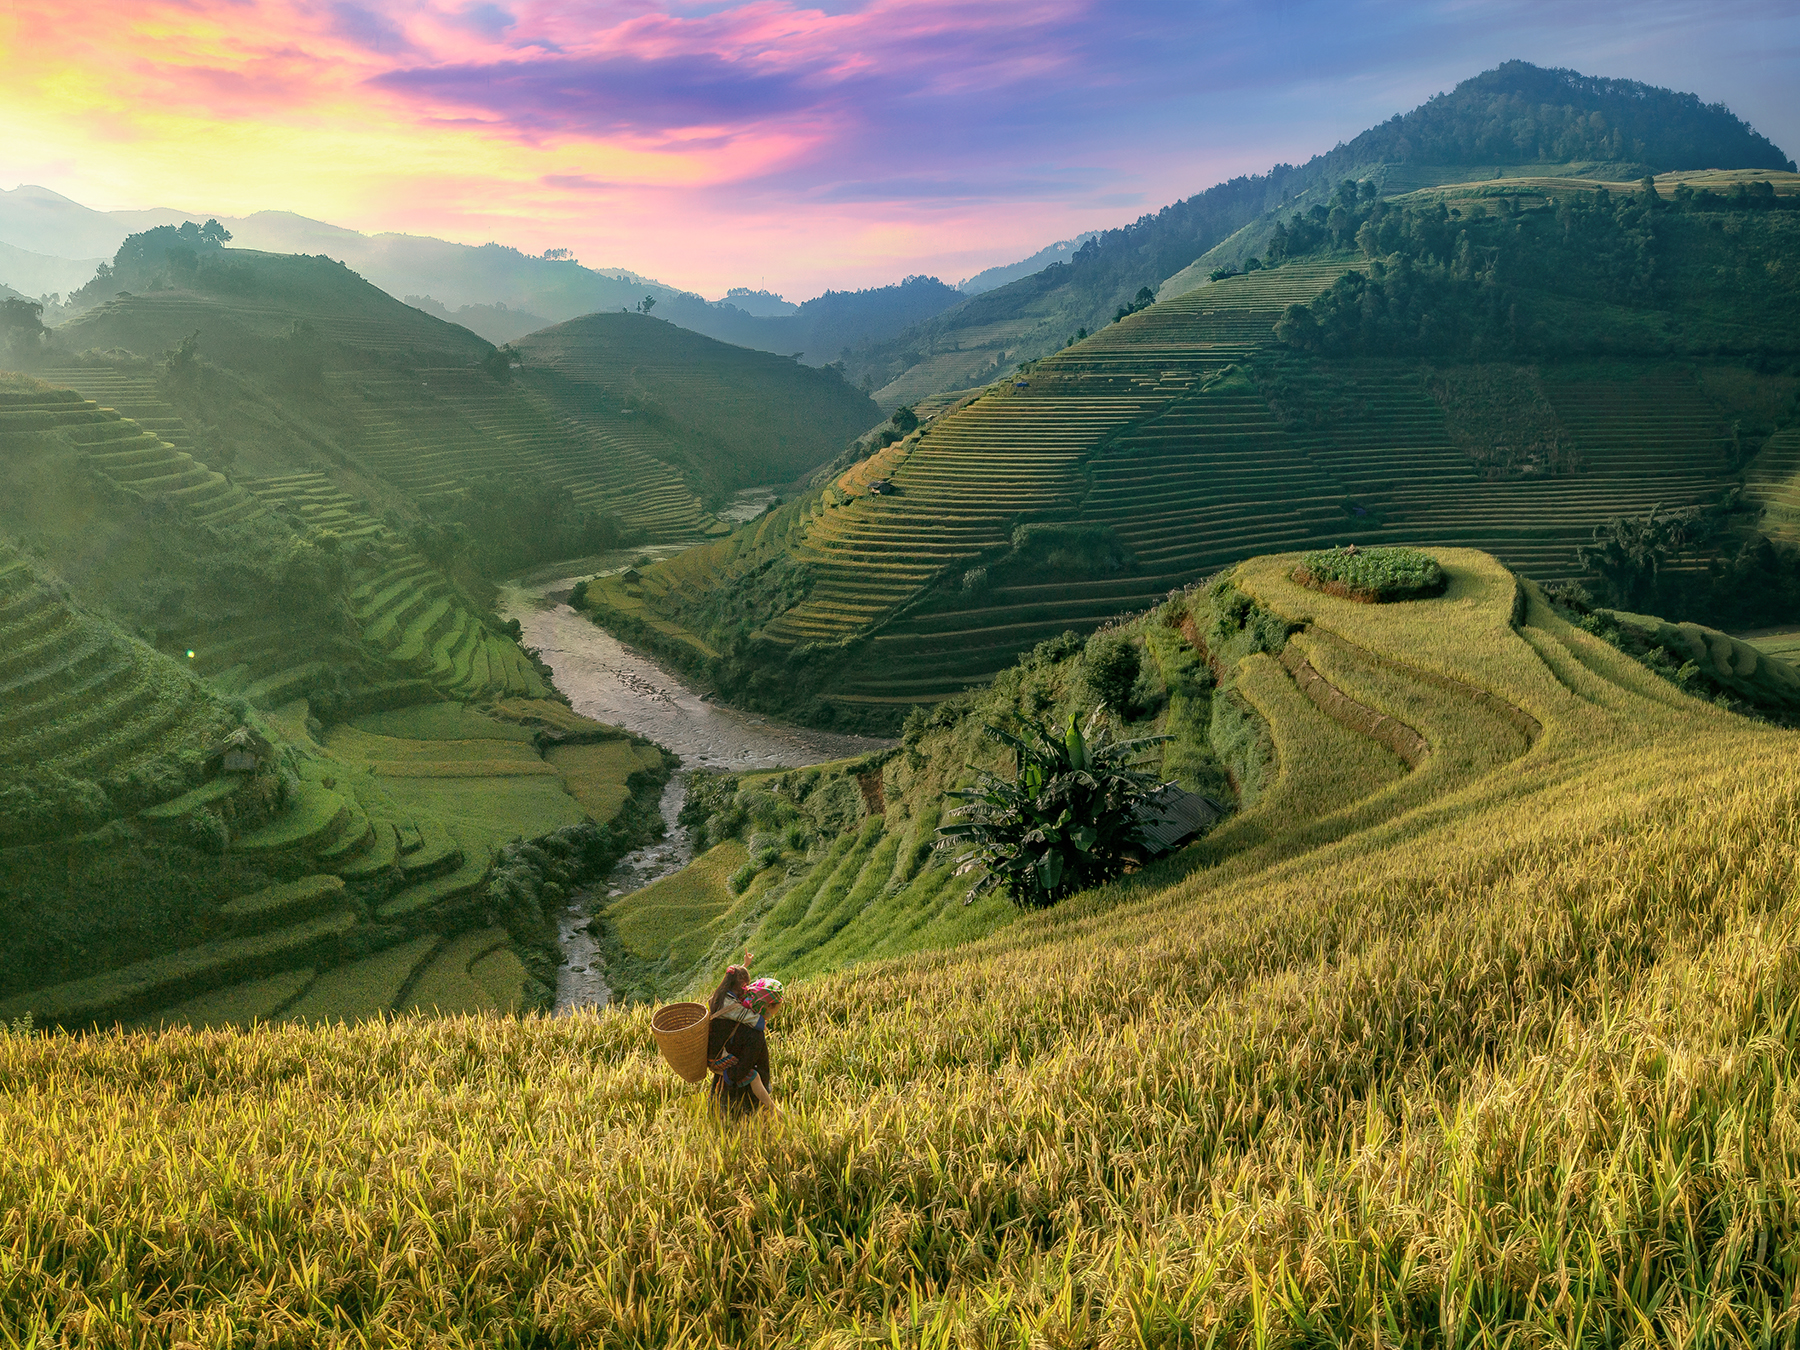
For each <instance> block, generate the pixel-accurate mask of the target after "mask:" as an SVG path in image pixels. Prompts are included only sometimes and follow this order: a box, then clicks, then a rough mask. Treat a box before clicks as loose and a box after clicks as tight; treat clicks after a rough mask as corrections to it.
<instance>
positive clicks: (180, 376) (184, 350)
mask: <svg viewBox="0 0 1800 1350" xmlns="http://www.w3.org/2000/svg"><path fill="white" fill-rule="evenodd" d="M163 369H164V370H165V371H167V372H168V376H169V379H170V380H171V381H172V382H174V383H175V384H178V385H183V386H186V385H191V384H193V382H194V377H195V376H197V375H198V374H199V373H200V333H199V330H197V329H196V330H195V331H194V332H192V333H189V334H188V335H187V336H186V337H184V338H183V339H181V341H180V343H179V344H177V345H176V347H175V348H174V350H172V351H171V352H170V353H169V359H168V360H167V361H166V362H164V363H163Z"/></svg>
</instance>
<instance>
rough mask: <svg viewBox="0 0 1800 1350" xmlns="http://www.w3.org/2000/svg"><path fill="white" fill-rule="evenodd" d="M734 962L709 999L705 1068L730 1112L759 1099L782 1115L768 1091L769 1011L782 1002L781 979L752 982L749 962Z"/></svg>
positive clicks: (717, 1100) (718, 1100) (718, 1097)
mask: <svg viewBox="0 0 1800 1350" xmlns="http://www.w3.org/2000/svg"><path fill="white" fill-rule="evenodd" d="M754 959H755V957H754V956H753V955H752V954H751V953H749V952H745V953H744V963H743V964H742V965H741V966H733V967H731V969H729V970H727V971H726V972H725V978H724V979H722V980H720V981H719V987H718V988H717V989H715V990H713V993H712V997H711V998H710V999H708V1000H707V1004H706V1006H707V1011H708V1012H710V1013H711V1014H712V1023H711V1025H710V1026H709V1028H708V1035H707V1042H706V1067H707V1068H708V1069H710V1070H712V1075H713V1081H712V1095H713V1101H714V1102H715V1103H716V1104H717V1105H718V1106H719V1107H720V1108H722V1109H724V1110H727V1111H748V1110H751V1109H753V1107H755V1106H756V1105H757V1104H760V1105H762V1106H763V1107H764V1108H766V1109H767V1110H770V1111H773V1112H775V1113H776V1114H780V1108H779V1107H777V1106H776V1105H775V1099H774V1098H773V1097H771V1096H770V1095H769V1042H768V1038H767V1036H766V1035H765V1030H766V1027H767V1020H766V1019H767V1016H768V1014H770V1013H772V1012H774V1011H775V1009H776V1007H777V1006H779V1005H780V1003H781V981H780V980H770V979H761V980H755V981H752V980H751V978H750V963H751V961H753V960H754Z"/></svg>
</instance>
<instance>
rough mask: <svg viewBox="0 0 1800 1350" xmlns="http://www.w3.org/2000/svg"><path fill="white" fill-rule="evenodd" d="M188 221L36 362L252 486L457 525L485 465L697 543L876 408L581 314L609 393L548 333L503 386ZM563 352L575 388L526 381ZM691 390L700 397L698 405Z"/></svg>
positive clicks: (452, 353)
mask: <svg viewBox="0 0 1800 1350" xmlns="http://www.w3.org/2000/svg"><path fill="white" fill-rule="evenodd" d="M183 229H184V230H185V231H187V232H188V233H186V234H183V233H180V232H178V231H176V230H175V229H173V228H165V229H163V230H161V231H159V232H153V233H151V234H146V235H141V236H133V237H132V239H131V240H128V241H127V243H126V245H125V246H122V247H121V249H120V251H119V254H118V255H117V257H116V258H115V265H114V266H113V267H112V268H110V269H109V274H108V275H107V276H105V277H102V278H99V279H97V280H96V281H95V282H94V283H93V284H92V285H91V286H90V288H89V290H90V292H92V293H93V295H92V296H90V297H89V298H96V297H99V298H100V303H98V304H96V305H94V306H93V307H92V308H89V309H87V310H85V311H84V312H82V313H79V314H78V315H76V317H74V318H73V319H70V320H68V321H67V322H65V323H62V324H60V325H58V326H56V327H55V328H53V329H52V330H51V332H50V335H49V339H48V341H47V342H46V343H45V344H44V345H43V346H42V347H41V349H40V350H38V351H37V352H35V353H32V354H30V364H31V366H32V368H33V369H35V370H37V371H38V372H39V373H42V374H45V375H47V376H49V377H51V378H52V379H53V380H54V381H55V382H57V383H59V384H64V385H67V386H69V387H72V388H75V389H77V390H79V391H81V392H83V393H84V394H89V395H91V396H93V397H96V398H98V399H100V400H101V401H102V402H106V403H109V404H115V403H123V404H124V405H125V406H124V407H123V408H122V410H123V411H127V412H130V413H131V414H132V415H134V416H136V415H141V416H144V417H148V418H151V419H152V420H154V421H157V422H159V423H169V424H170V426H169V427H168V428H167V429H169V430H171V431H172V432H173V434H176V435H177V438H178V439H179V436H181V435H190V434H191V435H198V436H200V437H201V438H203V439H206V440H207V441H208V442H209V444H208V447H207V448H208V450H209V451H210V452H211V453H213V454H214V455H215V456H219V455H222V456H224V457H226V458H227V459H229V460H231V461H232V462H234V463H236V464H237V465H239V466H240V468H242V469H244V470H247V471H248V472H249V473H250V474H253V475H255V476H257V477H268V478H274V479H280V478H284V477H287V476H290V475H292V474H293V473H295V472H297V471H305V472H315V471H316V472H322V473H324V474H325V475H326V476H327V478H328V479H329V480H330V482H331V485H332V486H333V487H334V488H336V489H339V490H342V491H344V492H345V493H347V494H348V495H349V496H350V497H352V498H355V499H360V500H363V501H364V502H365V503H366V504H377V503H378V505H375V509H374V514H375V515H376V516H378V517H380V516H382V515H383V514H384V513H386V512H388V511H393V512H397V513H398V515H399V517H400V518H401V520H402V521H404V522H406V523H407V524H409V525H410V524H412V523H414V522H416V521H417V520H418V519H419V517H420V515H421V513H423V514H424V515H426V516H428V517H431V518H433V519H440V518H449V519H454V518H456V517H457V516H458V515H459V513H461V512H462V508H461V506H460V505H458V503H459V502H460V501H461V500H462V499H463V498H464V497H466V495H467V494H468V491H469V488H470V486H471V484H472V483H474V482H475V481H476V480H478V479H484V478H488V477H492V476H495V475H500V476H504V477H505V478H506V479H507V480H508V481H509V482H510V483H513V484H515V485H521V486H522V487H525V488H529V489H530V490H533V491H543V492H551V493H563V494H566V496H567V498H568V500H569V503H570V506H569V510H570V511H571V512H586V513H588V514H590V515H592V516H594V517H596V518H606V519H608V520H610V522H611V523H610V524H608V525H606V526H605V529H606V530H610V532H611V533H610V536H609V543H608V544H607V545H605V546H611V544H612V543H616V542H617V540H618V539H619V538H626V537H633V538H638V539H645V540H666V539H680V538H694V537H698V536H701V535H704V534H705V533H707V532H709V531H711V532H722V529H723V527H722V526H720V525H718V524H717V522H716V521H715V520H714V519H713V517H712V514H711V510H712V508H714V507H717V506H719V505H722V503H723V500H724V497H725V496H726V495H727V494H728V493H729V492H731V491H732V490H734V489H735V488H737V487H740V486H745V485H748V484H751V483H757V482H770V481H784V480H786V479H789V478H792V477H794V476H795V475H796V474H800V473H803V472H805V471H807V470H810V469H812V468H814V467H815V466H816V465H817V464H819V463H820V462H822V461H824V460H828V459H830V458H831V457H832V456H834V455H836V454H837V453H838V452H839V451H840V450H841V449H842V447H843V445H844V443H845V441H846V440H848V439H850V438H851V437H854V436H855V435H856V434H857V433H858V432H860V431H863V430H864V429H866V428H867V427H868V426H869V425H870V424H871V423H873V422H875V421H878V420H879V416H880V415H879V413H878V412H877V411H876V409H875V408H874V406H873V405H872V404H870V403H869V402H868V400H867V398H866V397H864V396H863V395H862V394H860V393H858V392H857V391H855V390H851V389H848V388H847V387H845V386H844V385H843V383H842V381H841V380H840V379H839V378H838V377H837V376H836V375H834V374H831V373H828V372H812V371H800V370H797V369H796V367H795V365H794V363H793V362H792V361H790V360H786V359H780V358H776V357H773V356H769V355H766V354H762V353H749V352H746V351H743V350H741V349H738V348H733V347H729V346H727V345H725V344H722V343H715V342H711V341H708V340H706V339H703V338H700V337H698V336H695V335H692V334H683V335H681V336H679V337H677V336H672V335H673V334H677V333H679V330H674V329H672V328H671V327H670V325H668V324H664V323H658V322H655V321H653V320H648V319H644V320H641V321H639V320H638V319H637V316H630V315H620V316H601V317H597V318H596V319H594V320H592V321H591V322H592V323H593V324H597V325H599V327H601V328H604V329H606V330H607V331H608V332H609V333H612V332H613V331H614V324H615V321H616V323H617V325H619V332H618V334H617V335H616V336H613V337H609V338H608V339H607V340H606V341H605V342H602V343H601V344H600V345H599V346H598V347H597V348H596V349H595V353H594V355H595V357H596V359H604V360H605V361H606V362H608V363H609V365H608V374H607V376H606V381H607V382H606V383H605V384H604V385H601V386H594V387H589V385H590V384H591V381H590V380H589V378H588V377H589V375H590V374H591V372H589V371H587V370H586V369H585V368H584V367H583V366H582V365H581V360H580V359H577V360H575V361H574V362H573V363H572V364H571V363H569V362H568V361H566V360H565V355H566V354H565V353H563V352H562V348H561V347H560V346H559V345H558V344H559V343H561V342H562V341H563V339H561V338H558V337H549V338H546V339H545V342H544V343H542V344H540V345H539V346H538V347H537V348H536V349H535V350H537V351H538V352H539V353H549V352H551V351H552V350H553V349H554V350H555V351H556V352H557V353H558V354H557V355H555V356H553V357H552V356H547V357H546V358H545V360H544V361H543V362H534V363H533V369H532V370H531V371H530V372H528V374H527V375H526V377H525V378H523V379H520V380H516V381H515V380H513V379H511V378H510V376H511V372H510V370H509V369H508V367H507V365H506V362H505V360H504V359H503V358H501V357H498V356H496V355H495V353H494V349H493V348H492V347H491V346H490V345H489V344H488V343H486V342H484V341H483V340H482V339H480V338H478V337H476V336H475V335H474V334H473V333H470V332H469V331H467V330H466V329H464V328H461V327H459V326H457V325H455V324H450V323H446V322H444V321H443V320H441V319H438V318H435V317H433V316H431V315H428V314H426V313H424V312H422V311H420V310H418V309H415V308H413V307H411V306H408V305H403V304H401V303H400V302H398V301H396V300H394V299H393V298H392V297H391V296H388V295H386V294H385V293H383V292H382V291H380V290H378V289H376V288H375V287H374V286H372V285H370V284H369V283H368V282H366V281H364V280H363V279H362V278H360V277H358V276H357V275H356V274H355V273H353V272H351V271H349V270H348V269H346V268H344V267H343V266H342V265H340V264H338V263H335V262H332V261H330V260H329V259H325V258H317V257H280V256H273V255H261V254H252V253H248V252H247V251H245V250H239V249H232V248H227V247H223V246H220V244H219V243H218V242H217V240H216V237H214V238H209V237H207V236H206V235H205V234H204V232H200V233H195V227H194V226H193V225H192V224H191V223H190V224H188V225H186V226H184V227H183ZM104 297H110V298H104ZM184 343H186V344H187V345H186V346H185V347H184V346H183V344H184ZM637 344H643V346H642V349H641V350H640V349H639V346H638V345H637ZM177 351H180V352H182V353H183V356H182V361H181V371H180V373H179V376H172V375H171V374H170V371H171V370H172V369H173V368H172V367H169V366H168V365H167V358H168V357H169V356H170V354H171V353H175V352H177ZM583 359H585V358H583ZM559 364H560V365H563V366H566V367H567V368H568V370H569V371H570V372H571V373H572V374H573V375H574V376H575V377H576V381H577V384H576V385H575V386H570V385H569V384H568V382H567V381H560V380H558V379H555V378H550V379H544V380H540V379H536V378H534V377H535V376H538V375H545V374H550V373H553V371H554V369H555V368H556V367H557V366H558V365H559ZM153 376H154V377H156V378H152V377H153ZM695 381H698V383H697V384H694V383H693V382H695ZM690 384H693V387H695V388H700V387H704V389H705V390H706V392H707V397H706V399H705V401H704V404H696V403H695V402H694V401H693V400H692V399H690V398H689V397H688V395H687V393H686V392H685V391H686V390H687V389H688V387H689V385H690ZM765 386H766V387H765ZM628 402H630V403H631V404H632V406H631V407H630V409H629V411H627V409H626V406H625V405H626V404H627V403H628ZM666 408H673V409H674V410H675V411H674V412H672V413H670V412H667V411H666V410H665V409H666ZM175 422H180V423H182V424H183V426H182V429H181V430H180V431H178V432H176V431H174V427H173V423H175ZM596 528H598V527H596ZM576 532H577V533H579V531H576ZM540 542H541V543H542V545H543V547H544V548H548V549H554V548H555V547H556V544H555V542H554V541H553V540H549V539H545V540H542V541H540ZM595 551H597V548H596V547H594V546H587V545H584V546H580V547H569V548H566V549H565V550H564V551H563V552H561V553H555V554H552V553H543V554H542V556H534V557H527V558H522V559H516V560H514V561H515V563H516V565H520V566H522V565H528V564H529V563H531V562H535V561H541V560H543V558H544V557H548V556H570V555H573V554H581V553H591V552H595Z"/></svg>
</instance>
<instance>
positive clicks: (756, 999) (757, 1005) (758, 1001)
mask: <svg viewBox="0 0 1800 1350" xmlns="http://www.w3.org/2000/svg"><path fill="white" fill-rule="evenodd" d="M743 1002H744V1006H745V1007H746V1008H749V1009H750V1010H751V1011H752V1012H755V1013H760V1014H761V1015H762V1016H764V1017H767V1016H768V1015H769V1014H770V1013H772V1012H774V1011H775V1009H776V1008H778V1007H780V1006H781V981H780V980H776V979H771V978H769V977H768V976H764V977H763V978H762V979H760V980H753V981H751V983H750V985H749V987H748V988H746V989H745V990H744V994H743Z"/></svg>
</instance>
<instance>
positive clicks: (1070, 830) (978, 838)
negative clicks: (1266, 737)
mask: <svg viewBox="0 0 1800 1350" xmlns="http://www.w3.org/2000/svg"><path fill="white" fill-rule="evenodd" d="M1018 721H1019V725H1020V727H1021V730H1022V731H1023V733H1024V734H1023V735H1022V736H1020V735H1014V734H1013V733H1012V732H1009V731H1005V730H1003V729H1001V728H999V727H994V726H988V727H986V728H985V731H986V733H987V735H988V736H989V737H990V738H991V739H993V740H995V741H997V742H999V743H1000V744H1001V745H1004V746H1006V747H1008V748H1009V749H1011V750H1012V752H1013V757H1014V759H1013V777H1012V778H1011V779H1007V778H1002V777H1001V776H1000V775H999V774H996V773H992V772H990V771H988V770H985V769H983V770H981V771H979V772H978V773H977V775H976V779H975V785H974V786H973V787H968V788H957V789H954V790H952V791H951V792H949V793H947V794H945V795H946V796H947V797H949V798H953V799H955V800H958V801H961V802H962V803H964V804H963V805H961V806H958V807H956V808H954V809H953V810H951V811H950V812H949V819H950V820H951V821H952V823H951V824H949V825H943V826H940V827H939V828H938V838H939V840H940V841H941V844H942V846H944V847H963V848H964V849H965V851H964V852H963V853H962V854H961V855H960V856H959V857H958V858H957V860H956V863H957V868H956V870H957V875H959V876H961V875H965V874H967V873H970V872H977V871H978V872H980V873H981V877H980V879H979V880H978V881H977V882H976V883H975V885H974V887H973V888H972V889H971V890H970V891H969V899H971V900H972V899H974V898H975V897H976V896H977V895H980V894H982V893H983V892H984V891H988V890H992V889H994V888H996V887H998V888H1000V889H1003V890H1004V891H1006V893H1007V894H1008V895H1009V896H1010V897H1011V898H1012V900H1013V902H1014V903H1015V904H1017V905H1019V906H1020V907H1021V908H1025V909H1042V908H1044V907H1046V906H1048V905H1053V904H1055V903H1056V902H1057V901H1058V900H1060V899H1062V898H1063V897H1064V896H1065V895H1072V894H1074V893H1075V892H1076V891H1081V890H1085V889H1087V888H1088V887H1090V886H1097V885H1099V884H1100V883H1101V882H1103V881H1108V880H1110V879H1112V878H1113V877H1116V876H1118V875H1120V874H1121V873H1122V872H1123V871H1124V870H1125V867H1126V865H1127V864H1128V863H1132V862H1138V861H1141V860H1142V850H1143V832H1142V828H1141V826H1140V825H1139V823H1138V819H1137V808H1138V806H1139V805H1140V804H1141V803H1142V802H1143V800H1144V799H1145V798H1146V797H1148V796H1149V795H1150V794H1151V793H1152V792H1154V791H1155V790H1156V789H1157V787H1158V786H1159V785H1160V784H1159V780H1158V779H1157V777H1156V776H1155V775H1154V774H1151V773H1146V772H1144V771H1143V770H1142V769H1141V768H1139V767H1138V757H1139V756H1141V755H1142V754H1143V753H1144V751H1145V750H1147V749H1148V748H1149V747H1150V746H1152V745H1158V744H1161V743H1162V742H1163V741H1165V740H1167V739H1168V738H1167V737H1166V736H1146V737H1141V738H1139V739H1136V740H1128V741H1119V740H1113V739H1112V738H1111V737H1110V736H1109V735H1108V734H1107V733H1106V732H1105V730H1104V729H1103V728H1102V726H1101V715H1100V711H1099V710H1098V709H1097V710H1096V711H1095V714H1094V716H1092V717H1090V718H1089V719H1088V723H1087V725H1086V727H1080V726H1077V724H1076V718H1075V715H1074V714H1073V713H1071V714H1070V715H1069V723H1068V726H1067V728H1066V729H1065V730H1064V732H1063V734H1062V735H1061V736H1060V737H1059V736H1057V735H1055V734H1054V733H1052V732H1051V730H1050V729H1049V728H1048V727H1046V726H1045V725H1044V724H1043V723H1041V722H1038V721H1035V720H1033V719H1032V718H1030V717H1024V716H1021V717H1020V718H1019V719H1018Z"/></svg>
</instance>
